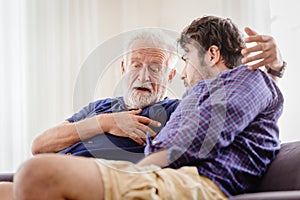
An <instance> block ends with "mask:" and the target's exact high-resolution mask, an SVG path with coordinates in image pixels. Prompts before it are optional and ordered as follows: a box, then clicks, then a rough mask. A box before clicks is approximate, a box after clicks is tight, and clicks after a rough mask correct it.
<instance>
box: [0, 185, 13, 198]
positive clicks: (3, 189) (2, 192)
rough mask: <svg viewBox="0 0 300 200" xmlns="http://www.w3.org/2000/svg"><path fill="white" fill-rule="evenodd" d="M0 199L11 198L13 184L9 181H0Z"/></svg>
mask: <svg viewBox="0 0 300 200" xmlns="http://www.w3.org/2000/svg"><path fill="white" fill-rule="evenodd" d="M0 199H1V200H13V184H12V183H11V182H1V183H0Z"/></svg>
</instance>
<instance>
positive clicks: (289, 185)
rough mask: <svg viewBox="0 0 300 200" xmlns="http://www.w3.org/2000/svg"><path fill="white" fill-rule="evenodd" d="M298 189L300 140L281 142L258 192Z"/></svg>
mask: <svg viewBox="0 0 300 200" xmlns="http://www.w3.org/2000/svg"><path fill="white" fill-rule="evenodd" d="M282 190H285V191H287V190H300V141H297V142H289V143H283V144H282V145H281V149H280V151H279V153H278V155H277V157H276V159H275V160H274V161H273V162H272V164H271V165H270V166H269V168H268V170H267V172H266V174H265V175H264V176H263V178H262V181H261V183H260V185H259V187H258V192H265V191H282Z"/></svg>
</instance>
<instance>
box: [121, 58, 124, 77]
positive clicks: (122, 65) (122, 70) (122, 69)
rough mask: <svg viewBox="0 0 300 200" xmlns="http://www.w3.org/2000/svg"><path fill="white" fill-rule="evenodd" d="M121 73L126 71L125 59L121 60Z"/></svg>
mask: <svg viewBox="0 0 300 200" xmlns="http://www.w3.org/2000/svg"><path fill="white" fill-rule="evenodd" d="M121 73H122V75H123V74H124V73H125V61H124V59H122V61H121Z"/></svg>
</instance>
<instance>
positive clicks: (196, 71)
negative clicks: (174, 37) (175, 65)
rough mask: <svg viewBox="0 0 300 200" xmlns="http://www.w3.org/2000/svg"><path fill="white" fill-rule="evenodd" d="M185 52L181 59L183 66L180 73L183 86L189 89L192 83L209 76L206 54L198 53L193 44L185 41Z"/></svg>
mask: <svg viewBox="0 0 300 200" xmlns="http://www.w3.org/2000/svg"><path fill="white" fill-rule="evenodd" d="M184 50H185V52H186V53H185V54H184V55H183V56H182V59H183V60H184V61H185V67H184V69H183V71H182V74H181V79H182V80H183V82H184V86H185V87H186V88H187V89H189V88H190V87H192V86H193V85H194V84H196V83H198V82H199V81H201V80H204V79H207V78H208V77H209V73H210V72H209V68H208V66H207V64H206V62H205V58H206V55H200V54H199V51H198V49H197V48H196V47H195V45H193V44H190V43H187V44H186V45H185V46H184Z"/></svg>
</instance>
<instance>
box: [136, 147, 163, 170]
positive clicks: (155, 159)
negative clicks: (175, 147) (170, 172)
mask: <svg viewBox="0 0 300 200" xmlns="http://www.w3.org/2000/svg"><path fill="white" fill-rule="evenodd" d="M167 156H168V150H162V151H158V152H156V153H153V154H150V155H149V156H146V157H145V158H143V159H142V160H141V161H140V162H138V163H137V165H139V166H146V165H157V166H160V167H166V166H168V159H167Z"/></svg>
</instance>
